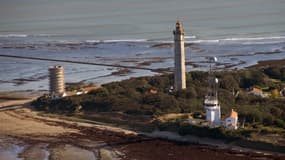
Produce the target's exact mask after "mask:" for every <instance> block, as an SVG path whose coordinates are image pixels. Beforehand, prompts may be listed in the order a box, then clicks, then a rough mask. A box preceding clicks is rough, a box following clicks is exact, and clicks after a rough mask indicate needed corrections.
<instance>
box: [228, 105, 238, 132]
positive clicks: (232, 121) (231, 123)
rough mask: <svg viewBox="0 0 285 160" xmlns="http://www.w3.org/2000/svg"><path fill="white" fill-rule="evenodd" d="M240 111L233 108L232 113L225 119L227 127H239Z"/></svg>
mask: <svg viewBox="0 0 285 160" xmlns="http://www.w3.org/2000/svg"><path fill="white" fill-rule="evenodd" d="M237 124H238V113H237V112H236V111H234V110H233V109H232V111H231V113H230V114H229V116H228V117H226V119H225V127H226V128H228V129H237V128H238V126H237Z"/></svg>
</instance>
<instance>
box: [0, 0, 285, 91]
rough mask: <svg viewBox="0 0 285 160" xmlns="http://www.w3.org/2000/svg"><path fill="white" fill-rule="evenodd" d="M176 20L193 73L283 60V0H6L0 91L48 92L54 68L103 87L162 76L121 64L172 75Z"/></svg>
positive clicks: (1, 16) (0, 22)
mask: <svg viewBox="0 0 285 160" xmlns="http://www.w3.org/2000/svg"><path fill="white" fill-rule="evenodd" d="M177 20H180V21H182V22H183V27H184V30H185V43H186V44H185V45H186V62H187V63H186V64H187V71H193V70H205V71H206V70H207V69H208V68H209V65H211V64H210V63H209V57H217V59H218V61H217V63H215V64H212V65H213V66H214V68H215V69H217V70H218V69H219V70H232V69H242V68H245V67H248V66H251V65H254V64H256V63H258V61H262V60H274V59H284V58H285V1H284V0H270V1H269V0H104V1H103V0H80V1H78V0H0V91H16V90H47V89H48V67H49V66H52V65H62V66H63V67H64V69H65V81H66V82H69V83H76V82H85V83H91V84H97V85H101V84H105V83H109V82H114V81H120V80H123V79H128V78H131V77H141V76H152V75H159V74H163V73H161V72H156V71H155V70H144V69H134V68H131V69H129V72H127V73H122V74H115V73H118V71H119V70H120V69H121V68H120V67H116V66H115V65H121V66H132V67H134V66H135V67H142V68H150V69H160V70H167V71H168V73H171V72H172V71H173V66H174V61H173V33H172V31H173V29H174V28H175V23H176V21H177ZM5 55H12V56H23V57H36V58H47V59H56V60H70V61H80V62H83V63H84V62H90V63H96V64H107V65H110V64H111V65H114V66H102V65H87V64H72V63H67V62H55V61H53V62H52V61H43V60H41V61H40V60H31V59H19V58H11V57H7V56H5Z"/></svg>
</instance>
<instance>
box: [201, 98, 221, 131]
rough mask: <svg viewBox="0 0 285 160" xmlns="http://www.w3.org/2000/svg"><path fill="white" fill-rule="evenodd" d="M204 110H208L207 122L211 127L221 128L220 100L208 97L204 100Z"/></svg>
mask: <svg viewBox="0 0 285 160" xmlns="http://www.w3.org/2000/svg"><path fill="white" fill-rule="evenodd" d="M204 108H205V109H206V120H207V121H209V122H210V124H211V125H214V126H219V125H220V119H221V107H220V104H219V101H218V99H217V98H215V97H211V96H206V98H205V100H204Z"/></svg>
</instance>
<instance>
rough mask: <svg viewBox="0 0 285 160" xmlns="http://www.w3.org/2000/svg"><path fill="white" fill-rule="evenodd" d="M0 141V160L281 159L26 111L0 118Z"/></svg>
mask: <svg viewBox="0 0 285 160" xmlns="http://www.w3.org/2000/svg"><path fill="white" fill-rule="evenodd" d="M0 141H1V145H0V160H15V159H21V158H22V159H39V160H46V159H49V160H64V159H82V160H85V159H86V160H93V159H102V160H108V159H126V160H129V159H139V160H144V159H145V160H147V159H148V160H149V159H153V160H156V159H189V157H191V159H193V160H196V159H197V160H198V159H199V160H200V159H227V160H228V159H229V160H240V159H246V160H248V159H282V158H285V157H284V156H283V157H282V156H278V155H264V154H261V153H260V154H258V153H254V152H240V151H236V150H235V151H234V150H230V149H222V148H219V147H213V146H207V145H195V144H186V143H177V142H172V141H168V140H163V139H159V138H148V137H144V136H140V135H137V134H136V133H135V132H132V131H128V130H124V129H120V128H116V127H108V126H101V125H93V124H88V123H81V122H80V123H77V122H72V121H67V120H61V119H56V118H49V117H42V116H39V115H38V114H37V112H35V111H32V110H31V109H28V108H19V109H16V110H8V111H2V112H0Z"/></svg>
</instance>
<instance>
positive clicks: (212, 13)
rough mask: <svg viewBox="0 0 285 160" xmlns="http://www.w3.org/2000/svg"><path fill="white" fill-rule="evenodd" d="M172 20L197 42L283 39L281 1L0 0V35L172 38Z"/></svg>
mask: <svg viewBox="0 0 285 160" xmlns="http://www.w3.org/2000/svg"><path fill="white" fill-rule="evenodd" d="M177 19H181V20H182V21H183V22H184V27H185V31H186V33H187V35H188V36H197V37H198V38H201V39H216V38H233V37H234V38H235V37H263V36H265V37H268V36H281V35H285V1H284V0H80V1H78V0H0V34H1V35H0V36H2V37H3V36H5V35H7V34H21V35H26V34H28V35H38V36H39V35H44V34H50V35H58V37H57V38H58V39H65V40H66V39H69V40H71V39H76V40H78V39H82V40H86V39H90V40H91V39H92V40H102V39H129V38H130V39H160V38H162V39H163V38H171V34H170V33H171V32H170V31H171V30H172V29H173V24H174V23H175V21H176V20H177Z"/></svg>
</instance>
